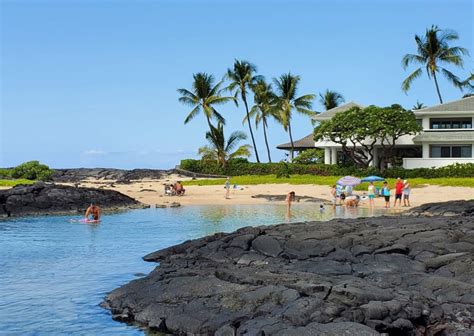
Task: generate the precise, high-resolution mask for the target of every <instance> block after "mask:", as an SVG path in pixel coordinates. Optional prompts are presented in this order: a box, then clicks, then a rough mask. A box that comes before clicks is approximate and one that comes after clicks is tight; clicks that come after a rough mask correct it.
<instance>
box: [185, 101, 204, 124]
mask: <svg viewBox="0 0 474 336" xmlns="http://www.w3.org/2000/svg"><path fill="white" fill-rule="evenodd" d="M200 111H201V106H200V105H198V106H196V107H195V108H193V110H192V111H191V112H190V113H189V114H188V116H187V117H186V119H184V123H185V124H187V123H188V122H190V121H191V120H192V119H194V117H195V116H196V115H197V114H198V113H199V112H200Z"/></svg>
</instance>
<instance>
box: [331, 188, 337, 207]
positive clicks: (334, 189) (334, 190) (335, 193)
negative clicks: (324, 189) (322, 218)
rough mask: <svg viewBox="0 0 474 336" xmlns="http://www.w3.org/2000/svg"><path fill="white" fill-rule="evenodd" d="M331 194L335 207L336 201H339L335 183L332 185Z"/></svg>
mask: <svg viewBox="0 0 474 336" xmlns="http://www.w3.org/2000/svg"><path fill="white" fill-rule="evenodd" d="M331 196H332V207H333V208H335V207H336V203H337V191H336V185H335V184H334V185H333V186H332V187H331Z"/></svg>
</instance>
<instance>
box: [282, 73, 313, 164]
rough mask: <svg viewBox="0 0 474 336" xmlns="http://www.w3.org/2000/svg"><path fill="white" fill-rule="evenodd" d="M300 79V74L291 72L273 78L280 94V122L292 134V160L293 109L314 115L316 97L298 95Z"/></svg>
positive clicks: (291, 155) (291, 140)
mask: <svg viewBox="0 0 474 336" xmlns="http://www.w3.org/2000/svg"><path fill="white" fill-rule="evenodd" d="M299 81H300V76H293V75H292V74H291V73H289V72H288V73H287V74H283V75H281V76H280V78H278V79H277V78H274V79H273V82H274V83H275V86H276V91H277V94H278V96H277V104H278V109H279V110H280V122H281V124H282V125H283V128H284V129H285V131H287V132H288V134H289V136H290V143H291V152H290V159H291V160H293V152H294V144H293V135H292V134H291V117H292V114H293V111H296V112H298V113H301V114H304V115H308V116H312V115H314V112H313V111H311V107H312V106H313V104H312V101H313V99H314V98H315V95H313V94H307V95H303V96H300V97H296V92H297V89H298V83H299Z"/></svg>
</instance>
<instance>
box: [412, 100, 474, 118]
mask: <svg viewBox="0 0 474 336" xmlns="http://www.w3.org/2000/svg"><path fill="white" fill-rule="evenodd" d="M413 112H414V113H416V114H422V113H425V112H474V96H471V97H466V98H462V99H459V100H455V101H452V102H449V103H445V104H440V105H435V106H432V107H427V108H424V109H419V110H414V111H413Z"/></svg>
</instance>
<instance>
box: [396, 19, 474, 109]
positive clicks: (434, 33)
mask: <svg viewBox="0 0 474 336" xmlns="http://www.w3.org/2000/svg"><path fill="white" fill-rule="evenodd" d="M458 38H459V36H458V34H457V33H456V32H454V31H452V30H443V29H440V28H438V26H435V25H433V26H431V28H429V29H427V30H426V32H425V34H424V35H423V36H419V35H415V42H416V47H417V52H416V54H406V55H405V56H404V57H403V59H402V66H403V68H404V69H407V68H408V66H409V65H410V64H419V65H420V67H419V68H417V69H416V70H415V71H413V72H412V73H411V74H410V75H409V76H408V77H407V78H406V79H405V80H404V81H403V83H402V89H403V91H405V92H406V91H408V90H409V89H410V87H411V85H412V83H413V81H414V80H415V79H417V78H418V77H420V76H421V75H422V73H423V68H425V71H426V74H427V75H428V78H430V79H431V78H433V81H434V83H435V87H436V92H437V94H438V98H439V102H440V103H441V104H442V103H443V98H442V97H441V92H440V89H439V83H438V77H437V75H438V74H439V73H441V74H442V75H443V76H444V77H446V79H447V80H448V81H449V82H451V83H452V84H453V85H454V86H455V87H457V88H459V89H461V90H462V89H463V88H465V87H466V83H464V82H463V81H461V80H460V79H459V77H458V76H456V75H455V74H453V73H452V72H451V71H449V70H448V69H446V68H445V67H443V66H442V64H446V65H453V66H457V67H461V68H462V67H463V64H464V60H463V56H464V55H469V52H468V50H467V49H465V48H463V47H459V46H455V47H452V46H450V42H451V41H455V40H457V39H458Z"/></svg>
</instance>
